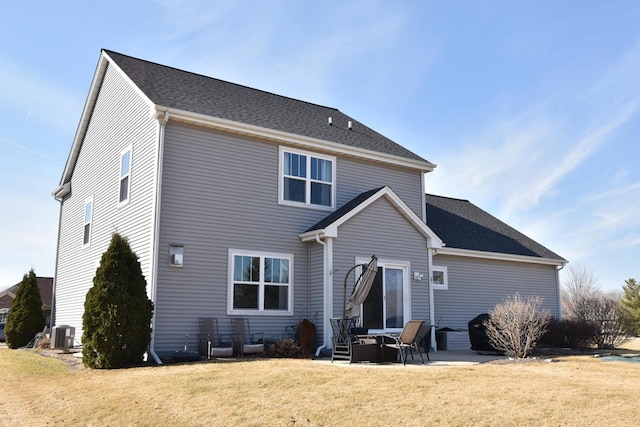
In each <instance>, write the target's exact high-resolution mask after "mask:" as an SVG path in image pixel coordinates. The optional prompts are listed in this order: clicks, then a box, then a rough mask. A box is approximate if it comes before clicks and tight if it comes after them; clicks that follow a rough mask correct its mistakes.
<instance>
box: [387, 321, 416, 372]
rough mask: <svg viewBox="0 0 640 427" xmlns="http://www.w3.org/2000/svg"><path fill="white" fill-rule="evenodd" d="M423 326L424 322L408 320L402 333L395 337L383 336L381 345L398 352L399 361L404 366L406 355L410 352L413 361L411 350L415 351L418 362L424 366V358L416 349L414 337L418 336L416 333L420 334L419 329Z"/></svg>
mask: <svg viewBox="0 0 640 427" xmlns="http://www.w3.org/2000/svg"><path fill="white" fill-rule="evenodd" d="M423 324H424V320H409V321H408V322H407V323H406V324H405V325H404V328H403V329H402V332H401V333H400V335H399V336H396V335H385V336H384V338H385V339H384V340H383V345H384V346H385V347H391V348H395V349H397V350H398V354H399V355H400V359H401V360H402V364H403V365H405V366H406V364H407V353H408V352H409V350H411V358H412V359H413V350H416V351H417V352H418V354H420V360H422V364H423V365H424V358H423V357H422V352H420V349H419V347H418V340H417V339H416V337H417V336H418V332H420V328H421V327H422V325H423Z"/></svg>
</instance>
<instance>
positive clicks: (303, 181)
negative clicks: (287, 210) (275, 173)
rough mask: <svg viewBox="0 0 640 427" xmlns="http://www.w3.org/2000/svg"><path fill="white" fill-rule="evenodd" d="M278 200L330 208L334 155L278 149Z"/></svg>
mask: <svg viewBox="0 0 640 427" xmlns="http://www.w3.org/2000/svg"><path fill="white" fill-rule="evenodd" d="M280 174H281V178H280V202H281V203H282V204H290V205H308V206H314V207H320V208H327V209H330V208H333V207H334V200H335V157H331V156H321V155H317V154H314V153H309V152H306V151H297V150H295V151H294V150H291V149H288V148H283V147H281V148H280Z"/></svg>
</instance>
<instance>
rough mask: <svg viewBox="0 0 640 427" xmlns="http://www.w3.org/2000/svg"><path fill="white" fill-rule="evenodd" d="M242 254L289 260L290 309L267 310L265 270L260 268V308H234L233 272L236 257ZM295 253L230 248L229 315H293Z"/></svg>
mask: <svg viewBox="0 0 640 427" xmlns="http://www.w3.org/2000/svg"><path fill="white" fill-rule="evenodd" d="M236 255H240V256H252V257H261V258H281V259H288V260H289V284H288V285H287V286H288V287H289V294H288V301H287V306H288V307H289V310H286V311H285V310H265V309H264V286H265V282H264V271H263V268H262V267H261V268H260V284H259V286H260V289H259V291H258V309H256V310H251V309H234V308H233V282H234V280H233V273H234V268H233V267H234V264H233V263H234V257H235V256H236ZM261 265H262V263H261ZM293 277H294V269H293V254H285V253H275V252H263V251H246V250H240V249H229V260H228V268H227V314H229V315H243V316H293V301H294V299H293V283H294V280H293Z"/></svg>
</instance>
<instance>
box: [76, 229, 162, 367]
mask: <svg viewBox="0 0 640 427" xmlns="http://www.w3.org/2000/svg"><path fill="white" fill-rule="evenodd" d="M146 287H147V282H146V280H145V278H144V276H143V274H142V269H141V268H140V262H139V261H138V257H137V256H136V254H135V253H134V252H133V251H132V250H131V247H130V246H129V243H128V242H127V240H126V239H125V238H124V237H122V236H120V235H119V234H117V233H115V234H114V235H113V237H112V239H111V244H110V245H109V248H108V249H107V251H106V252H105V253H104V254H103V255H102V258H101V260H100V266H99V267H98V269H97V270H96V275H95V277H94V279H93V287H92V288H91V289H89V292H87V297H86V299H85V303H84V315H83V317H82V327H83V333H82V345H83V348H82V356H83V362H84V364H85V365H86V366H88V367H91V368H99V369H112V368H123V367H127V366H133V365H138V364H140V363H142V360H143V356H144V353H145V351H146V350H147V347H148V345H149V341H150V340H151V316H152V314H153V303H152V302H151V301H150V300H149V298H147V292H146Z"/></svg>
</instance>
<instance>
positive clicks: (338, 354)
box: [329, 318, 355, 363]
mask: <svg viewBox="0 0 640 427" xmlns="http://www.w3.org/2000/svg"><path fill="white" fill-rule="evenodd" d="M329 323H331V330H332V332H333V337H332V338H331V342H332V344H333V350H332V352H331V362H332V363H333V360H334V359H345V360H349V362H351V352H352V346H353V344H354V340H355V337H354V336H353V335H352V334H351V331H352V329H353V328H355V319H336V318H334V319H329Z"/></svg>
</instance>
